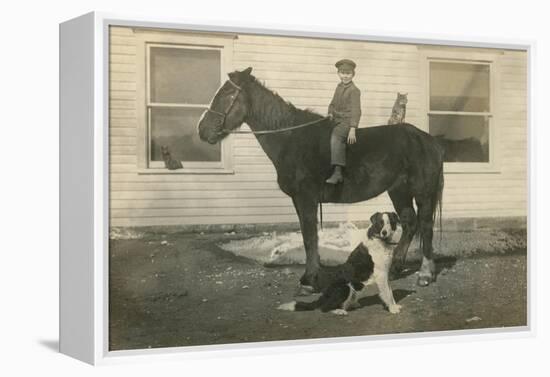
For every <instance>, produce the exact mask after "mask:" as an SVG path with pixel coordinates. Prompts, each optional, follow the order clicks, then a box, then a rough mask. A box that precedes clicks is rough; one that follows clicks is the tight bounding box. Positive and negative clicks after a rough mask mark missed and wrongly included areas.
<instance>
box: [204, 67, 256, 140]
mask: <svg viewBox="0 0 550 377" xmlns="http://www.w3.org/2000/svg"><path fill="white" fill-rule="evenodd" d="M251 72H252V68H251V67H249V68H247V69H245V70H244V71H242V72H239V71H235V72H231V73H229V74H228V76H229V80H227V81H226V82H225V83H224V84H223V85H222V86H221V88H220V89H218V91H217V92H216V95H215V96H214V99H213V100H212V102H211V104H210V107H209V108H208V110H206V111H205V112H204V114H203V115H202V117H201V119H200V120H199V124H198V129H199V136H200V138H201V140H203V141H207V142H209V143H210V144H215V143H217V142H218V141H220V140H222V139H223V138H224V137H226V136H227V135H228V134H229V133H230V132H231V131H232V130H234V129H235V128H238V127H239V126H240V125H241V124H243V122H244V121H245V119H246V115H247V114H248V105H247V104H248V100H247V98H246V96H247V94H246V92H245V91H244V88H243V87H244V85H246V83H247V82H249V81H251V80H253V79H254V77H253V76H252V75H251V74H250V73H251Z"/></svg>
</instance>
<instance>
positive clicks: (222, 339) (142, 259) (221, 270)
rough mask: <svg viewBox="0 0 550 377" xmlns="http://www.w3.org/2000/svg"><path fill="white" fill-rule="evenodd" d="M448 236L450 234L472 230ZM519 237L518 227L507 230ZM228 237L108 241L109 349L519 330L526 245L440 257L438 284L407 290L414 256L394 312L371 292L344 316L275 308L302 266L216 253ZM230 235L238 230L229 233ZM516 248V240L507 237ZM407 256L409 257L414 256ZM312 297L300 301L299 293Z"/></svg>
mask: <svg viewBox="0 0 550 377" xmlns="http://www.w3.org/2000/svg"><path fill="white" fill-rule="evenodd" d="M455 233H457V234H456V235H455V236H456V239H457V240H459V241H457V242H459V243H460V240H466V239H468V238H471V237H473V236H475V235H472V234H471V233H464V234H461V233H460V232H455ZM507 234H508V236H509V237H510V239H512V240H513V239H521V240H523V243H525V242H524V241H525V239H526V233H525V230H520V231H517V230H515V231H509V232H508V233H507ZM227 237H228V236H227V234H226V235H224V234H208V235H201V234H147V235H144V236H143V237H141V238H139V239H113V240H111V241H110V275H109V278H110V281H109V293H110V308H109V312H110V319H109V328H110V339H109V344H110V349H111V350H123V349H142V348H156V347H174V346H189V345H209V344H227V343H236V342H238V343H241V342H258V341H269V340H290V339H309V338H326V337H342V336H354V335H372V334H388V333H407V332H424V331H440V330H453V329H474V328H492V327H509V326H524V325H526V324H527V258H526V249H525V248H520V249H518V248H512V249H510V250H500V251H499V252H498V253H495V252H494V251H491V252H484V251H483V250H481V249H476V250H474V251H472V250H465V252H464V253H462V254H457V255H452V256H448V255H447V256H440V257H439V258H438V259H436V263H437V265H438V277H437V281H436V282H435V283H434V284H432V285H430V286H428V287H426V288H421V287H417V286H416V275H415V271H416V269H417V268H418V262H417V261H411V262H410V266H409V267H410V269H409V271H408V272H407V273H405V274H404V275H402V276H399V277H397V278H396V279H395V280H393V281H392V282H391V285H392V288H393V290H394V296H395V298H396V300H397V301H398V302H399V304H401V305H402V306H403V309H402V311H401V313H400V314H390V313H389V312H388V311H387V310H386V309H385V308H384V307H383V306H382V304H381V301H380V300H379V298H378V296H377V291H376V288H374V287H369V290H368V291H367V292H366V297H365V298H363V299H362V300H361V301H360V303H361V305H362V307H361V308H359V309H357V310H354V311H351V312H349V315H347V316H336V315H333V314H330V313H326V314H325V313H321V312H320V311H313V312H299V313H295V312H285V311H279V310H276V307H277V306H278V305H279V304H281V303H284V302H288V301H292V300H294V299H296V298H295V297H294V293H295V290H296V287H297V283H298V279H299V277H300V276H301V274H302V272H303V266H300V265H289V266H276V267H266V266H264V265H262V264H260V263H258V262H255V261H253V260H251V259H248V258H245V257H238V256H235V255H234V254H232V253H229V252H227V251H224V250H222V249H221V248H219V247H218V246H217V244H218V243H219V242H220V241H221V240H223V239H226V238H227ZM230 237H232V238H235V239H239V238H246V237H250V235H247V234H238V235H233V236H230ZM512 244H517V242H515V243H514V242H512ZM413 254H414V253H413ZM298 299H301V300H311V299H313V297H309V298H301V297H300V298H298Z"/></svg>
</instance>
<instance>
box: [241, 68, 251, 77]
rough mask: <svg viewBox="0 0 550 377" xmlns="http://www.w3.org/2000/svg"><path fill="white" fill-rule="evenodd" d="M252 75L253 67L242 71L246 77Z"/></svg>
mask: <svg viewBox="0 0 550 377" xmlns="http://www.w3.org/2000/svg"><path fill="white" fill-rule="evenodd" d="M251 73H252V67H248V68H247V69H245V70H244V71H242V74H243V75H245V76H250V74H251Z"/></svg>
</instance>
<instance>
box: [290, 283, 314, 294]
mask: <svg viewBox="0 0 550 377" xmlns="http://www.w3.org/2000/svg"><path fill="white" fill-rule="evenodd" d="M313 291H314V289H313V287H312V286H311V285H300V286H298V289H296V293H294V296H311V295H312V294H313Z"/></svg>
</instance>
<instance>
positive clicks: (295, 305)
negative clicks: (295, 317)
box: [277, 299, 321, 312]
mask: <svg viewBox="0 0 550 377" xmlns="http://www.w3.org/2000/svg"><path fill="white" fill-rule="evenodd" d="M319 307H321V300H320V299H319V300H315V301H312V302H303V301H291V302H287V303H285V304H281V305H279V307H278V308H277V309H279V310H288V311H291V312H302V311H308V310H315V309H317V308H319Z"/></svg>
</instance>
